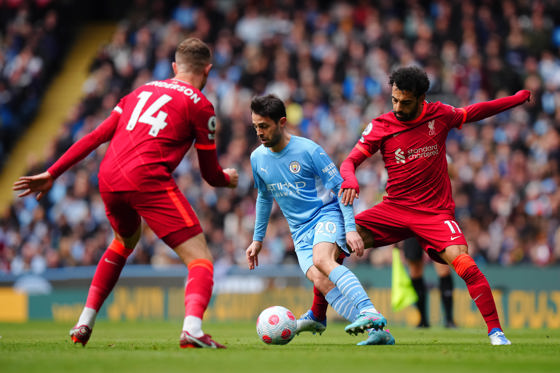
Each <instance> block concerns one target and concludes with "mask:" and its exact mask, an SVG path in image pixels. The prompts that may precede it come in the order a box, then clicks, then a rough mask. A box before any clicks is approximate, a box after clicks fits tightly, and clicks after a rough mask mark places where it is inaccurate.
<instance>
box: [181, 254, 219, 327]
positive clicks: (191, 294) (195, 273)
mask: <svg viewBox="0 0 560 373" xmlns="http://www.w3.org/2000/svg"><path fill="white" fill-rule="evenodd" d="M188 268H189V275H188V278H187V286H185V317H187V316H196V317H198V318H200V319H202V316H203V315H204V311H206V308H207V307H208V303H210V297H212V288H213V287H214V265H213V264H212V262H211V261H209V260H208V259H195V260H193V261H192V262H191V263H190V264H189V265H188Z"/></svg>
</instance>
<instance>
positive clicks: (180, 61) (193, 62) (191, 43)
mask: <svg viewBox="0 0 560 373" xmlns="http://www.w3.org/2000/svg"><path fill="white" fill-rule="evenodd" d="M211 60H212V52H211V51H210V47H208V45H207V44H206V43H204V42H203V41H202V40H200V39H197V38H188V39H185V40H183V41H182V42H181V43H180V44H179V45H178V46H177V49H176V50H175V63H176V64H177V66H178V68H179V70H180V71H183V72H194V73H201V72H202V71H203V70H204V68H205V67H206V66H208V65H209V64H210V62H211Z"/></svg>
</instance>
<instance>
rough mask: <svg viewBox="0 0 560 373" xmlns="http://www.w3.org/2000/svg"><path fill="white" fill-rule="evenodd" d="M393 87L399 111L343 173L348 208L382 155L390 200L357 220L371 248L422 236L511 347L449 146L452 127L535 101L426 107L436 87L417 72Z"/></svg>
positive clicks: (365, 140) (374, 131) (367, 139)
mask: <svg viewBox="0 0 560 373" xmlns="http://www.w3.org/2000/svg"><path fill="white" fill-rule="evenodd" d="M389 84H390V85H391V87H392V91H391V95H392V97H391V99H392V102H393V111H392V112H389V113H386V114H384V115H381V116H379V117H377V118H375V119H374V120H372V121H371V123H370V124H369V125H368V126H367V127H366V129H365V130H364V132H363V134H362V137H361V138H360V140H359V141H358V143H357V144H356V145H355V146H354V148H353V149H352V151H351V152H350V154H349V155H348V157H347V158H346V159H345V160H344V161H343V162H342V165H341V166H340V174H341V175H342V177H343V178H344V182H343V183H342V186H341V191H340V192H339V194H340V195H341V202H342V203H344V204H352V203H353V201H354V198H358V194H359V191H360V188H359V185H358V180H357V179H356V175H355V173H356V168H357V167H358V166H359V165H361V164H362V162H364V161H365V160H366V159H367V158H369V157H371V156H372V155H373V154H374V153H376V152H377V151H378V150H379V151H381V154H382V155H383V160H384V162H385V168H386V169H387V173H388V175H389V178H388V180H387V188H386V190H387V195H386V196H385V197H384V198H383V201H382V202H381V203H379V204H377V205H375V206H373V207H372V208H370V209H367V210H365V211H363V212H361V213H359V214H357V215H356V217H355V218H356V224H357V231H358V233H359V234H360V236H361V237H362V239H363V241H364V246H365V247H366V248H367V247H380V246H385V245H390V244H394V243H396V242H399V241H402V240H405V239H407V238H410V237H416V238H417V240H418V243H419V244H420V245H421V246H422V248H423V249H424V251H426V252H427V253H428V255H429V256H430V257H431V258H432V259H433V260H435V261H437V262H440V263H443V264H448V265H450V266H451V267H452V268H453V269H454V270H455V271H456V272H457V274H458V275H459V277H461V278H462V279H463V280H464V281H465V283H466V285H467V289H468V291H469V294H470V295H471V297H472V299H473V300H474V302H475V304H476V306H477V307H478V309H479V311H480V313H481V314H482V317H483V318H484V321H485V322H486V324H487V326H488V336H489V337H490V343H491V344H492V345H509V344H511V342H510V341H509V340H508V339H507V338H506V337H505V335H504V333H503V331H502V327H501V325H500V320H499V318H498V312H497V310H496V305H495V303H494V297H493V295H492V290H491V288H490V285H489V284H488V281H487V280H486V277H485V276H484V275H483V274H482V272H481V271H480V269H479V268H478V266H477V265H476V263H475V261H474V260H473V259H472V258H471V257H470V256H469V254H468V248H467V241H466V240H465V237H464V235H463V232H462V231H461V228H460V227H459V224H458V223H457V222H456V221H455V203H454V201H453V199H452V196H451V182H450V180H449V175H448V171H447V160H446V152H445V141H446V139H447V134H448V133H449V131H450V130H451V129H452V128H461V127H462V125H463V124H464V123H466V122H476V121H479V120H481V119H484V118H487V117H490V116H492V115H495V114H497V113H500V112H502V111H504V110H507V109H511V108H513V107H515V106H518V105H521V104H522V103H524V102H526V101H529V99H530V97H531V93H530V92H529V91H527V90H522V91H519V92H517V93H516V94H515V95H513V96H509V97H503V98H499V99H497V100H492V101H488V102H481V103H476V104H472V105H469V106H467V107H464V108H455V107H452V106H449V105H445V104H442V103H441V102H435V103H429V102H426V101H425V98H426V92H427V91H428V88H429V85H430V82H429V80H428V77H427V75H426V73H425V72H424V71H422V70H420V69H418V68H416V67H404V68H399V69H397V70H396V71H394V72H393V73H392V74H391V76H390V77H389ZM325 304H326V302H325V301H324V299H321V296H320V294H318V293H317V292H315V296H314V299H313V306H312V309H315V310H317V313H318V314H319V315H320V316H322V315H324V314H325V313H324V311H325V308H326V305H325ZM319 319H321V318H320V317H319Z"/></svg>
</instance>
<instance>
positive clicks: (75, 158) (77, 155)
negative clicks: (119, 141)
mask: <svg viewBox="0 0 560 373" xmlns="http://www.w3.org/2000/svg"><path fill="white" fill-rule="evenodd" d="M119 118H120V113H119V112H118V111H116V110H113V112H112V113H111V115H110V116H109V117H108V118H107V119H105V120H104V121H103V122H102V123H101V124H100V125H99V126H97V128H96V129H94V130H93V131H91V132H90V133H88V134H87V135H85V136H84V137H82V138H81V139H80V140H78V141H76V142H75V143H74V144H73V145H72V146H71V147H70V148H69V149H68V150H67V151H66V152H64V154H63V155H62V156H61V157H60V158H59V159H58V160H57V161H56V162H55V163H54V164H53V165H52V166H51V167H49V169H48V170H47V171H48V172H49V173H50V174H51V175H52V177H53V178H55V179H56V178H57V177H59V176H60V175H62V174H63V173H64V172H65V171H66V170H68V169H69V168H70V167H72V166H73V165H75V164H76V163H78V162H79V161H81V160H82V159H84V158H85V157H86V156H87V155H88V154H89V153H91V152H92V151H93V150H94V149H96V148H97V147H98V146H99V145H101V144H103V143H104V142H107V141H109V140H110V139H111V138H112V137H113V134H114V133H115V129H116V128H117V124H118V123H119Z"/></svg>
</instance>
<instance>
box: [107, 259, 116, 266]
mask: <svg viewBox="0 0 560 373" xmlns="http://www.w3.org/2000/svg"><path fill="white" fill-rule="evenodd" d="M105 261H106V262H107V263H109V264H112V265H114V266H117V265H118V264H117V263H115V262H113V261H112V260H109V259H107V258H105Z"/></svg>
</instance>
